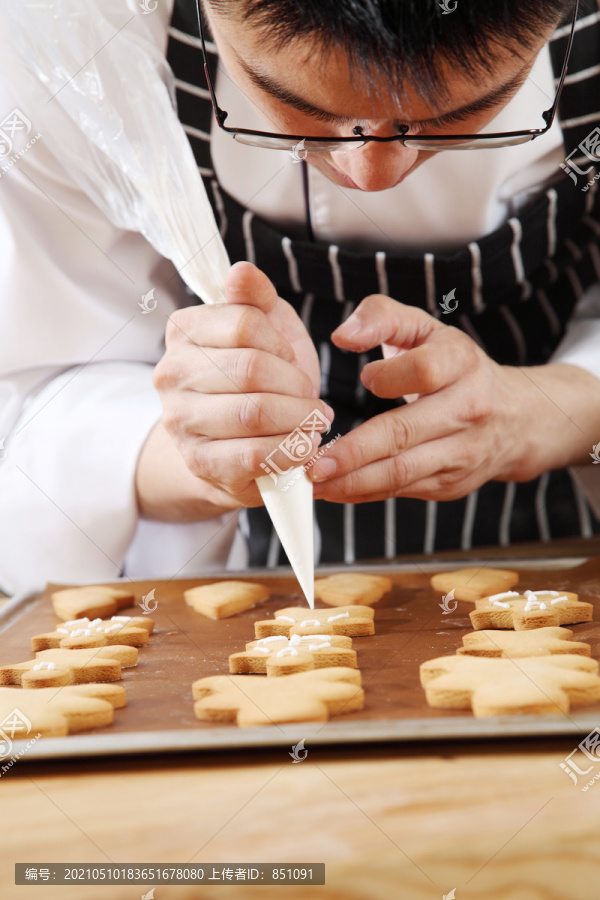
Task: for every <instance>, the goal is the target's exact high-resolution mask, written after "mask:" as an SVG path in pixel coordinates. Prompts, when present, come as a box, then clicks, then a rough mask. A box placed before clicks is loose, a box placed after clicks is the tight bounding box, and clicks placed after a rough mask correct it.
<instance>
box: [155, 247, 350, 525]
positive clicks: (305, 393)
mask: <svg viewBox="0 0 600 900" xmlns="http://www.w3.org/2000/svg"><path fill="white" fill-rule="evenodd" d="M225 294H226V303H224V304H218V305H214V306H192V307H188V308H186V309H181V310H178V311H177V312H175V313H174V314H173V315H172V316H171V318H170V320H169V324H168V326H167V332H166V344H167V348H166V352H165V355H164V356H163V358H162V359H161V361H160V362H159V363H158V365H157V367H156V369H155V372H154V379H153V380H154V385H155V387H156V389H157V391H158V392H159V394H160V397H161V401H162V404H163V419H162V428H163V429H164V430H165V431H166V432H167V433H168V435H169V436H170V437H171V439H172V441H173V443H174V445H175V447H176V448H177V450H178V453H179V454H180V456H181V457H182V459H183V461H184V463H185V467H186V468H187V472H189V473H191V475H192V476H193V478H194V479H196V480H198V479H200V480H201V482H202V484H203V485H204V487H203V486H201V485H199V484H198V483H197V481H196V482H195V483H194V482H192V483H193V484H194V489H193V491H192V493H196V492H198V493H199V496H201V497H203V498H204V499H205V500H206V501H207V502H208V503H209V504H212V505H213V507H214V508H215V509H217V510H218V511H221V510H223V509H232V508H235V507H238V506H242V505H243V506H258V505H260V504H261V503H262V500H261V497H260V493H259V491H258V489H257V487H256V485H255V483H254V482H255V479H256V478H258V477H259V476H261V475H264V474H265V470H264V469H262V468H261V463H265V462H266V459H267V457H268V456H269V454H270V453H271V452H272V451H273V450H275V449H276V448H277V446H278V445H279V444H280V442H281V441H282V440H283V439H284V438H285V437H286V436H287V435H288V434H290V432H292V431H293V430H294V429H295V428H297V427H298V426H299V425H300V423H301V422H302V421H303V420H304V419H306V418H307V416H309V415H310V413H311V412H312V411H313V410H315V409H317V410H319V412H321V413H322V414H323V415H325V416H326V417H327V418H328V420H329V422H331V421H332V419H333V410H331V408H330V407H328V406H327V405H326V404H324V403H323V402H322V401H320V400H319V399H318V397H319V386H320V370H319V359H318V356H317V352H316V350H315V347H314V345H313V343H312V340H311V338H310V336H309V334H308V332H307V331H306V329H305V327H304V325H303V324H302V321H301V319H300V318H299V317H298V315H297V314H296V312H295V311H294V310H293V308H292V307H291V306H290V305H289V304H288V303H286V302H285V301H284V300H282V299H281V298H280V297H278V296H277V292H276V290H275V288H274V286H273V285H272V283H271V282H270V281H269V279H268V278H267V277H266V276H265V275H264V274H263V273H262V272H261V271H260V270H259V269H257V268H256V267H255V266H253V265H251V264H250V263H237V264H236V265H235V266H233V267H232V269H231V271H230V273H229V276H228V278H227V282H226V292H225ZM315 440H316V443H317V445H318V443H319V442H320V436H319V435H318V434H317V435H316V437H315ZM148 444H149V446H150V449H148V450H146V448H145V451H142V453H144V452H147V453H151V452H153V451H152V447H154V448H155V450H154V452H159V451H160V452H162V453H163V455H169V454H168V453H166V454H165V450H166V447H165V441H164V438H163V439H158V440H156V439H155V440H151V439H149V442H148ZM161 447H162V451H161V450H160V448H161ZM280 456H281V458H279V457H280ZM307 458H308V457H307ZM275 460H276V462H277V463H278V464H279V465H280V466H281V467H282V468H287V467H288V466H289V465H290V462H289V460H287V459H286V458H285V457H284V456H283V454H277V456H276V457H275ZM151 468H154V467H153V466H152V467H151ZM148 471H149V470H148V469H147V468H146V472H147V473H148ZM163 474H164V469H163ZM179 476H181V473H179ZM150 480H151V479H149V478H148V477H144V478H143V487H142V490H141V491H140V485H139V484H138V496H139V495H140V494H141V495H142V496H141V503H140V505H141V508H142V514H143V510H144V506H146V507H147V510H148V509H150V510H152V517H153V518H165V519H172V518H173V516H172V511H171V512H169V511H168V510H165V511H164V512H165V515H164V516H162V515H157V510H156V507H155V504H152V503H151V502H149V503H147V502H146V501H150V498H148V497H144V494H145V493H147V491H148V490H149V487H148V485H149V481H150ZM179 480H181V479H180V478H179ZM165 500H166V498H165ZM163 502H164V501H161V503H163ZM192 502H195V501H192ZM219 508H220V509H219ZM199 513H200V510H199ZM214 514H216V513H214ZM189 517H190V516H189V510H188V513H187V514H186V515H185V516H184V517H183V518H186V519H188V518H189ZM206 517H207V516H206V514H205V513H204V514H199V515H198V518H206Z"/></svg>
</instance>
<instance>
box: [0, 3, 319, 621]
mask: <svg viewBox="0 0 600 900" xmlns="http://www.w3.org/2000/svg"><path fill="white" fill-rule="evenodd" d="M156 15H159V13H157V14H156ZM151 18H152V17H151V16H144V15H143V13H142V11H141V4H139V3H138V2H137V0H102V3H101V4H100V3H98V0H61V2H60V3H57V2H56V0H2V3H0V71H4V72H5V73H6V74H7V76H8V78H9V80H10V81H11V82H12V83H14V85H15V88H16V89H17V87H18V91H19V95H18V102H19V104H20V108H21V109H22V111H23V114H24V115H26V117H27V119H28V120H31V123H33V128H34V132H35V131H39V132H40V133H41V134H42V136H43V141H44V144H45V145H46V146H47V147H48V148H49V149H50V150H51V151H52V152H53V153H54V154H55V155H56V157H57V158H58V159H59V160H60V162H61V164H62V165H63V166H64V168H65V169H66V170H67V172H69V174H70V175H71V176H72V177H73V178H74V180H75V181H76V182H77V184H78V185H79V186H80V188H81V189H82V190H83V191H84V192H85V193H86V194H87V195H88V196H89V197H91V199H92V200H93V201H94V203H95V204H96V205H97V206H98V207H99V208H100V209H101V210H102V212H103V213H104V214H105V215H106V216H107V218H108V219H109V220H110V221H111V222H113V223H114V224H115V225H117V226H118V227H119V228H124V229H127V230H129V231H134V232H135V231H137V232H140V233H141V234H143V235H144V237H145V238H146V239H147V240H148V241H149V243H150V244H152V246H153V247H154V248H155V249H156V250H157V251H158V252H159V253H160V254H161V255H162V256H164V257H166V258H167V259H170V260H172V261H173V264H174V265H175V267H176V268H177V270H178V271H179V273H180V275H181V276H182V278H183V279H184V281H185V282H186V284H187V285H188V286H189V287H190V288H191V289H192V290H193V291H194V293H195V294H197V295H198V296H199V297H201V298H202V300H204V302H205V303H222V302H223V299H224V296H223V290H224V282H225V277H226V275H227V272H228V271H229V265H230V264H229V259H228V256H227V252H226V250H225V246H224V244H223V241H222V240H221V235H220V232H219V228H218V226H217V224H216V222H215V218H214V215H213V211H212V207H211V205H210V202H209V200H208V197H207V196H206V191H205V189H204V184H203V182H202V179H201V177H200V175H199V173H198V167H197V165H196V161H195V159H194V155H193V153H192V150H191V147H190V144H189V141H188V138H187V136H186V134H185V132H184V130H183V127H182V125H181V123H180V122H179V119H178V117H177V113H176V111H175V85H174V78H173V73H172V72H171V70H170V69H169V67H168V66H167V65H166V63H165V60H164V57H163V54H162V51H161V49H160V48H159V47H158V46H157V43H156V39H155V37H154V36H153V33H152V23H151V22H149V20H150V19H151ZM65 23H68V28H67V27H65ZM11 76H12V77H11ZM138 299H139V297H138ZM132 309H135V303H132ZM299 424H300V423H299ZM292 475H293V476H294V477H296V478H297V481H295V483H294V486H293V488H292V489H291V490H289V491H287V492H285V494H284V492H283V491H282V488H283V487H284V486H285V484H286V483H287V478H286V477H285V476H282V477H281V478H279V479H278V484H277V485H275V484H274V482H273V480H272V479H271V478H270V477H269V476H263V477H261V478H259V479H258V480H257V484H258V487H259V490H260V492H261V494H262V496H263V499H264V501H265V506H266V507H267V510H268V512H269V515H270V516H271V519H272V521H273V525H274V526H275V529H276V531H277V534H278V535H279V539H280V541H281V544H282V546H283V547H284V549H285V551H286V553H287V555H288V558H289V560H290V563H291V564H292V568H293V569H294V573H295V575H296V577H297V579H298V581H299V582H300V586H301V587H302V590H303V591H304V593H305V594H306V598H307V600H308V602H309V605H310V606H311V607H312V606H313V605H314V549H313V511H312V502H313V497H312V493H313V492H312V483H311V482H310V481H309V480H308V478H307V477H306V473H305V472H304V471H298V470H294V471H293V473H290V477H292ZM279 482H281V484H279Z"/></svg>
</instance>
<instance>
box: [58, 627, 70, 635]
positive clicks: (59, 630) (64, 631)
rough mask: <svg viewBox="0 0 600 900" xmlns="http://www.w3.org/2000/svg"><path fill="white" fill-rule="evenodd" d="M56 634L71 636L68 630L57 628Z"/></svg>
mask: <svg viewBox="0 0 600 900" xmlns="http://www.w3.org/2000/svg"><path fill="white" fill-rule="evenodd" d="M56 633H57V634H71V632H70V631H69V629H68V628H57V629H56Z"/></svg>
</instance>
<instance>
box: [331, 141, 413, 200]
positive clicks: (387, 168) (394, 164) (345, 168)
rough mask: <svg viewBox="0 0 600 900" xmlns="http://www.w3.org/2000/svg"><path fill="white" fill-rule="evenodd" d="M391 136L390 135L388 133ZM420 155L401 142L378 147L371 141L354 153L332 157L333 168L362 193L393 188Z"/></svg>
mask: <svg viewBox="0 0 600 900" xmlns="http://www.w3.org/2000/svg"><path fill="white" fill-rule="evenodd" d="M388 133H389V132H388ZM418 155H419V151H418V150H415V149H413V148H409V147H403V146H402V144H401V143H400V142H399V141H390V142H389V143H388V144H379V143H377V142H376V141H368V142H367V143H366V144H365V145H364V146H363V147H359V148H358V149H354V150H337V151H336V152H335V153H332V154H331V159H332V163H333V165H334V166H335V167H336V168H337V169H339V171H340V172H342V173H343V174H344V175H347V176H348V178H351V179H352V181H353V182H354V183H355V184H356V186H357V187H359V188H360V189H361V190H363V191H385V190H386V189H387V188H391V187H394V185H396V184H397V183H398V182H399V181H401V180H402V178H403V177H404V176H405V175H406V173H407V172H409V171H410V169H411V168H412V167H413V166H414V164H415V162H416V161H417V157H418Z"/></svg>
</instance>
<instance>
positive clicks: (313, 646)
mask: <svg viewBox="0 0 600 900" xmlns="http://www.w3.org/2000/svg"><path fill="white" fill-rule="evenodd" d="M321 647H331V642H330V641H323V643H322V644H309V645H308V649H309V650H320V649H321Z"/></svg>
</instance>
